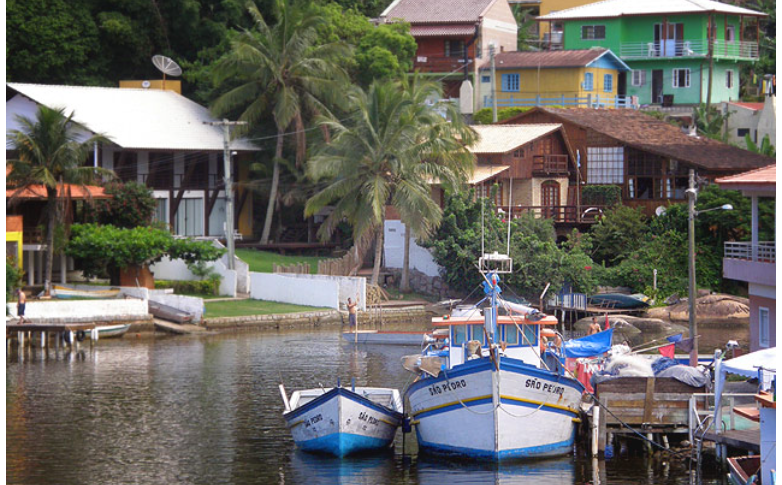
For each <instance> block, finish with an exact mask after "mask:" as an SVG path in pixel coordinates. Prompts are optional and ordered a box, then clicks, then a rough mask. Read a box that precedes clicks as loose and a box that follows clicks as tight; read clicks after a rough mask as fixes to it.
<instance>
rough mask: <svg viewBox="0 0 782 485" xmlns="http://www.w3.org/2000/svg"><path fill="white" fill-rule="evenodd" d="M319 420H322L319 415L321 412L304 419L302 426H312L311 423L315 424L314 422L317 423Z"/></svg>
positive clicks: (321, 416)
mask: <svg viewBox="0 0 782 485" xmlns="http://www.w3.org/2000/svg"><path fill="white" fill-rule="evenodd" d="M320 421H323V415H321V414H316V415H315V416H313V417H311V418H309V419H305V420H304V427H305V428H309V427H310V426H312V425H313V424H315V423H318V422H320Z"/></svg>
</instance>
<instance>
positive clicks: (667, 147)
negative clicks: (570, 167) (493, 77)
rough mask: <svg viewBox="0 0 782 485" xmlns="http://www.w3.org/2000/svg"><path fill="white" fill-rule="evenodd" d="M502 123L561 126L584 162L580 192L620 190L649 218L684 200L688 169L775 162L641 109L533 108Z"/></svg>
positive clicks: (717, 170)
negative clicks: (660, 208)
mask: <svg viewBox="0 0 782 485" xmlns="http://www.w3.org/2000/svg"><path fill="white" fill-rule="evenodd" d="M502 123H505V124H515V125H519V124H539V123H562V125H563V126H564V128H565V132H566V133H567V137H568V140H569V141H570V144H571V146H572V147H573V150H574V151H575V152H576V153H577V157H578V158H579V159H580V164H579V167H580V170H579V172H580V173H579V177H580V180H581V186H580V187H581V190H583V187H585V186H589V185H615V186H618V187H620V189H621V191H622V201H623V203H624V204H625V205H630V206H634V207H641V208H642V209H643V210H644V212H645V213H646V214H649V215H651V214H653V213H654V210H655V208H657V207H658V206H660V205H666V204H669V203H672V202H684V201H685V192H684V191H685V190H686V189H687V186H688V179H687V174H688V171H689V169H694V170H695V172H696V174H697V175H698V177H701V178H703V179H706V180H714V179H715V178H717V177H722V176H728V175H733V174H737V173H740V172H743V171H747V170H752V169H757V168H761V167H765V166H768V165H771V164H773V163H774V159H773V158H770V157H766V156H763V155H759V154H756V153H752V152H749V151H747V150H743V149H741V148H737V147H735V146H732V145H728V144H726V143H721V142H719V141H716V140H712V139H710V138H706V137H702V136H693V135H690V134H686V133H684V132H682V130H681V129H680V128H678V127H676V126H673V125H671V124H668V123H666V122H664V121H660V120H658V119H656V118H653V117H651V116H649V115H646V114H644V113H642V112H640V111H636V110H628V109H586V108H573V109H560V108H533V109H531V110H530V111H527V112H525V113H521V114H519V115H517V116H514V117H512V118H509V119H507V120H505V121H503V122H502Z"/></svg>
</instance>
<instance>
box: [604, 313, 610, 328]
mask: <svg viewBox="0 0 782 485" xmlns="http://www.w3.org/2000/svg"><path fill="white" fill-rule="evenodd" d="M609 328H611V322H609V321H608V313H606V326H605V328H604V329H603V330H608V329H609Z"/></svg>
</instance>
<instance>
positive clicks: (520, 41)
mask: <svg viewBox="0 0 782 485" xmlns="http://www.w3.org/2000/svg"><path fill="white" fill-rule="evenodd" d="M511 7H512V9H513V17H514V18H515V19H516V25H517V26H518V31H517V33H516V49H518V50H520V51H531V50H539V46H536V45H534V44H539V43H540V39H539V38H538V33H537V29H536V28H535V24H536V23H537V22H536V21H535V9H532V8H521V7H520V6H519V5H518V4H515V5H511Z"/></svg>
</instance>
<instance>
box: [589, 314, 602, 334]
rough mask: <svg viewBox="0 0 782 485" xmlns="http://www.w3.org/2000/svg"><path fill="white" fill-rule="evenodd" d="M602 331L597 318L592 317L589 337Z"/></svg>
mask: <svg viewBox="0 0 782 485" xmlns="http://www.w3.org/2000/svg"><path fill="white" fill-rule="evenodd" d="M601 331H602V329H601V328H600V324H599V323H597V317H592V323H591V324H590V325H589V335H594V334H596V333H600V332H601Z"/></svg>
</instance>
